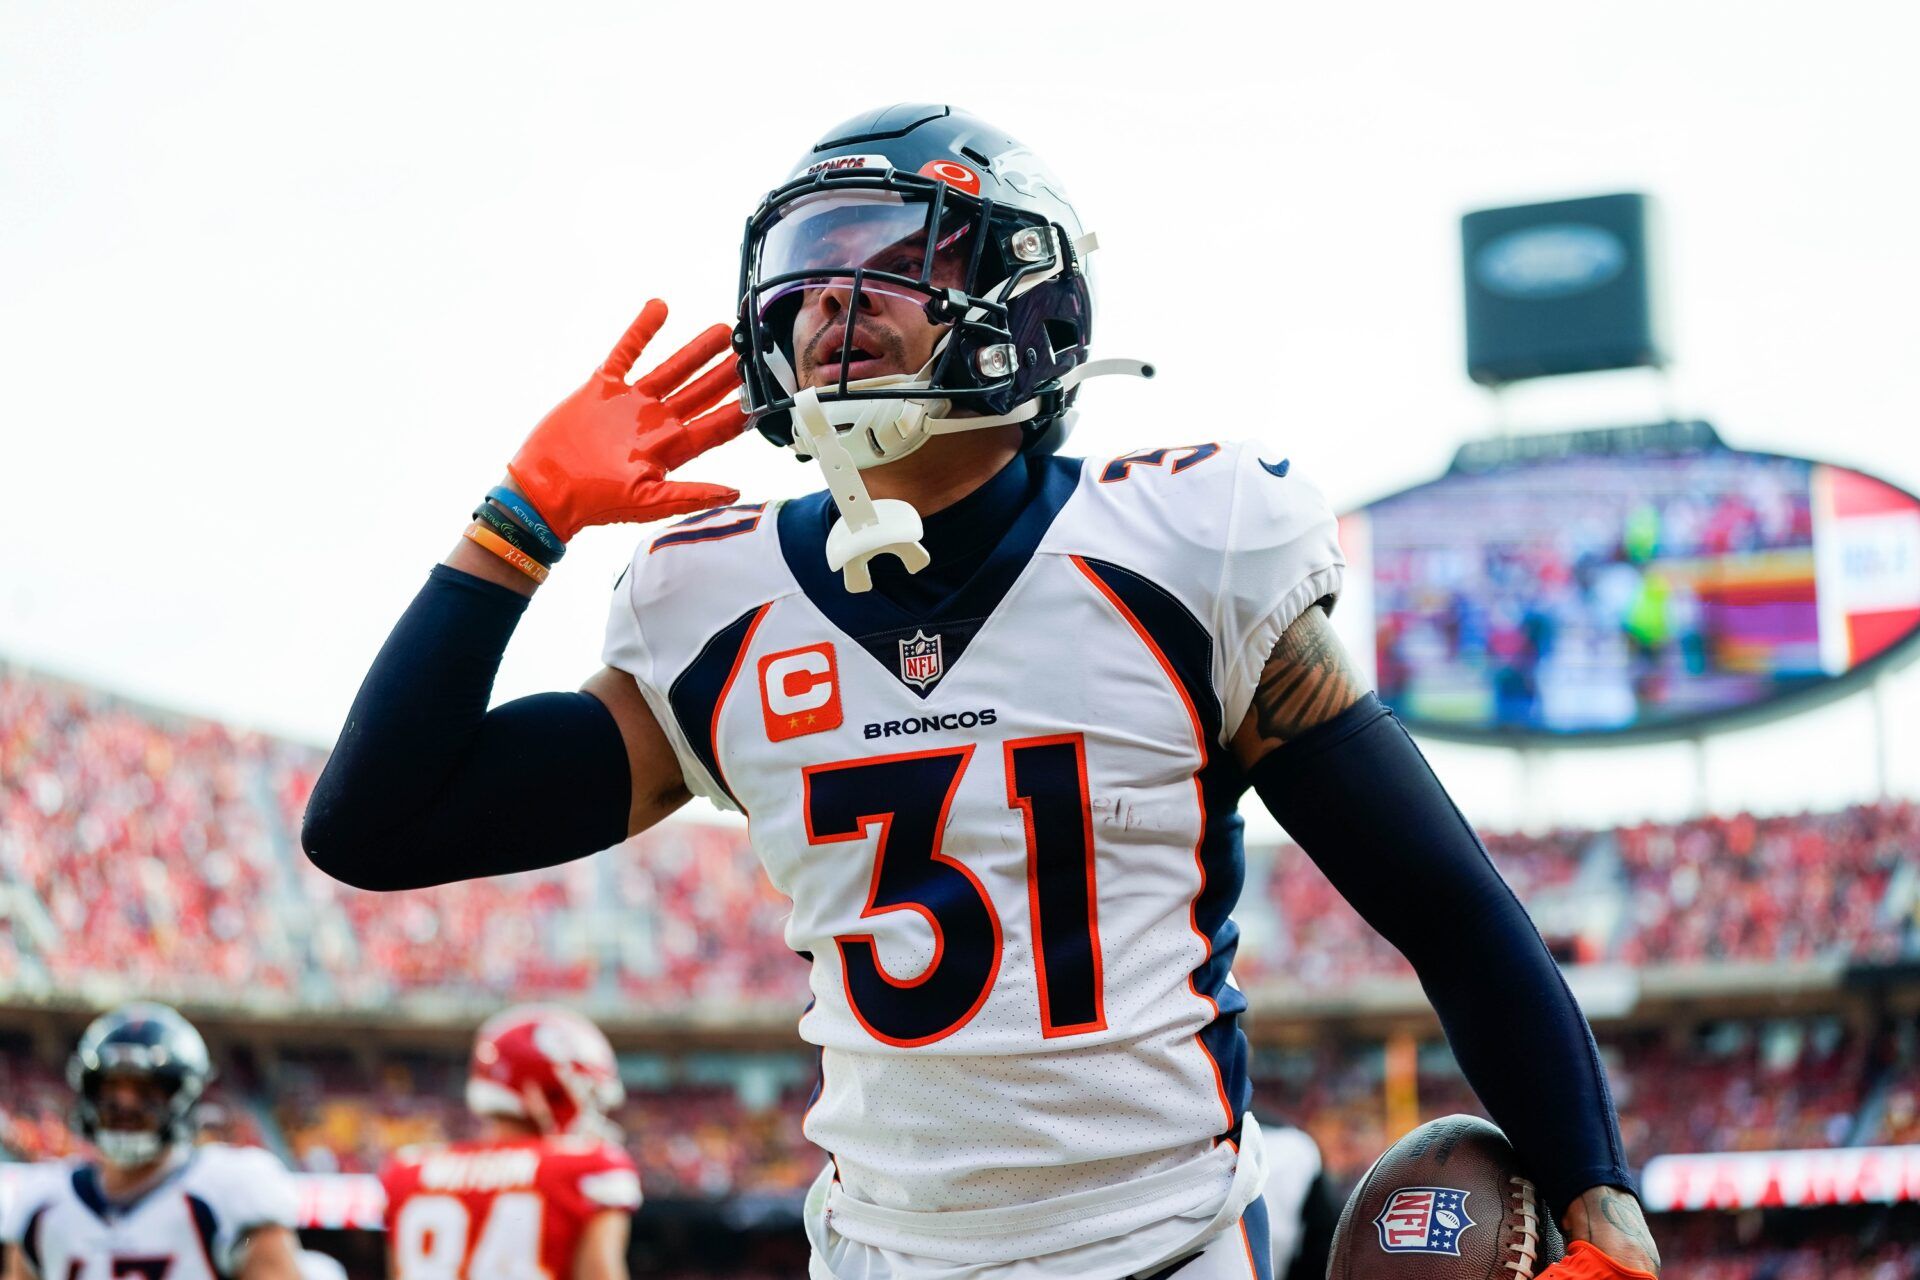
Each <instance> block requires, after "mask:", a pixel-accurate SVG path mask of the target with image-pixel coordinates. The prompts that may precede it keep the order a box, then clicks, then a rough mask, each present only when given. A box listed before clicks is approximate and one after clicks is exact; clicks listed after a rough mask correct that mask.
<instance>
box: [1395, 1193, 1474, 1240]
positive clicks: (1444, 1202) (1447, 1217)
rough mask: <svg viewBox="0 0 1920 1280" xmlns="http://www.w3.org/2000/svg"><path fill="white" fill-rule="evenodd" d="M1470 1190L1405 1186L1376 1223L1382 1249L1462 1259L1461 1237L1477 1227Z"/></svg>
mask: <svg viewBox="0 0 1920 1280" xmlns="http://www.w3.org/2000/svg"><path fill="white" fill-rule="evenodd" d="M1471 1194H1472V1193H1471V1192H1467V1191H1455V1190H1454V1189H1453V1188H1452V1187H1402V1188H1401V1189H1400V1190H1398V1191H1396V1192H1394V1193H1393V1195H1392V1197H1391V1198H1389V1199H1388V1201H1387V1207H1386V1208H1384V1209H1382V1210H1381V1211H1380V1216H1379V1217H1377V1218H1375V1219H1374V1220H1373V1225H1374V1226H1375V1227H1378V1228H1379V1230H1380V1247H1381V1248H1382V1249H1384V1250H1386V1251H1387V1252H1388V1253H1444V1254H1451V1255H1452V1256H1453V1257H1456V1258H1457V1257H1459V1256H1460V1237H1461V1236H1462V1235H1464V1234H1465V1233H1466V1230H1467V1228H1469V1227H1471V1226H1473V1225H1474V1222H1473V1219H1472V1218H1469V1217H1468V1216H1467V1197H1468V1196H1469V1195H1471Z"/></svg>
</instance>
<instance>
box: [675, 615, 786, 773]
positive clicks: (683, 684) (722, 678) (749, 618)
mask: <svg viewBox="0 0 1920 1280" xmlns="http://www.w3.org/2000/svg"><path fill="white" fill-rule="evenodd" d="M770 607H771V606H770V605H764V604H763V605H756V606H755V607H754V608H752V609H749V610H747V611H746V612H745V613H743V614H741V615H740V616H739V617H737V618H735V619H734V620H733V621H732V622H729V623H728V624H727V625H726V626H724V627H722V628H721V629H720V630H719V631H718V632H716V633H715V634H714V635H713V637H712V638H711V639H709V640H708V641H707V643H706V644H705V645H703V646H702V647H701V649H700V652H699V654H698V655H697V656H695V658H694V660H693V661H692V662H690V663H688V664H687V667H686V670H684V671H682V672H681V673H680V674H679V675H677V676H675V677H674V679H673V685H672V687H671V688H669V689H668V690H667V705H668V706H669V707H671V708H672V709H673V718H674V720H675V721H677V722H678V723H679V725H680V732H681V733H682V734H683V735H684V736H685V737H686V739H687V745H688V746H690V747H692V748H693V754H694V755H695V756H697V757H699V760H700V763H701V764H702V765H704V766H706V770H707V773H708V775H709V776H711V777H712V778H713V780H714V782H715V783H716V784H718V785H719V787H720V789H721V790H722V791H724V792H726V793H727V798H728V799H730V800H732V801H733V802H734V803H735V804H739V803H740V797H738V796H736V795H734V793H733V788H731V787H730V786H728V785H727V779H726V775H725V774H724V773H722V772H721V770H720V756H719V746H718V743H717V742H716V741H715V740H714V732H713V729H714V720H715V718H716V716H717V715H718V714H719V711H720V704H721V703H723V702H724V701H725V700H726V697H727V691H728V690H730V689H731V688H732V687H733V681H734V678H735V677H736V676H737V675H739V673H740V660H741V658H742V657H743V656H744V655H745V654H746V651H747V644H748V642H749V641H750V640H752V638H753V632H754V628H756V627H758V626H759V625H760V619H761V618H763V617H765V616H766V612H767V610H768V609H769V608H770Z"/></svg>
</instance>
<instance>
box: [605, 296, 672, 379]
mask: <svg viewBox="0 0 1920 1280" xmlns="http://www.w3.org/2000/svg"><path fill="white" fill-rule="evenodd" d="M666 322H667V304H666V303H664V302H662V301H660V299H658V298H653V299H650V300H649V301H648V302H647V305H646V306H644V307H642V308H640V314H639V315H638V316H636V317H634V321H633V323H632V324H630V325H628V326H627V331H626V332H625V333H623V334H621V335H620V341H619V342H618V343H616V344H615V345H614V348H613V350H612V351H611V352H610V353H609V354H608V355H607V358H606V361H605V362H604V363H603V364H601V366H600V373H601V376H602V377H607V378H617V379H618V380H620V381H621V382H625V381H626V380H627V375H628V374H629V373H632V372H633V366H634V362H635V361H637V360H639V359H640V353H641V352H642V351H645V350H646V349H647V344H648V343H649V342H652V341H653V336H654V335H655V334H657V333H659V332H660V326H661V325H663V324H665V323H666Z"/></svg>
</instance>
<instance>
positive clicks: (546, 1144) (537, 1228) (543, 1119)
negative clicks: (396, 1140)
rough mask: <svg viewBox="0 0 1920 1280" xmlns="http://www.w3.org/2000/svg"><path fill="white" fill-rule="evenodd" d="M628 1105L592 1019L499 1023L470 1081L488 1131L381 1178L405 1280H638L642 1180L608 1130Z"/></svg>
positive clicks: (394, 1259) (478, 1052) (478, 1054)
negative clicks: (532, 1279)
mask: <svg viewBox="0 0 1920 1280" xmlns="http://www.w3.org/2000/svg"><path fill="white" fill-rule="evenodd" d="M624 1097H625V1091H624V1090H623V1089H622V1088H621V1085H620V1074H619V1071H618V1069H617V1068H616V1066H615V1064H614V1057H613V1048H612V1046H611V1045H609V1044H608V1043H607V1038H606V1037H605V1036H604V1035H602V1034H600V1029H599V1028H598V1027H596V1026H594V1025H593V1024H592V1023H591V1022H588V1021H587V1020H586V1019H585V1018H583V1017H581V1016H580V1015H579V1014H577V1013H573V1012H571V1011H569V1010H566V1009H559V1008H554V1007H551V1006H547V1005H523V1006H521V1007H519V1008H516V1009H508V1010H507V1011H506V1012H504V1013H500V1014H496V1015H495V1016H494V1017H492V1018H490V1019H488V1020H487V1022H486V1024H485V1025H484V1026H482V1027H481V1028H480V1033H479V1035H478V1036H477V1037H476V1038H475V1039H474V1042H473V1061H472V1064H471V1066H470V1068H469V1072H468V1075H467V1107H468V1109H469V1110H471V1111H472V1112H473V1113H474V1114H475V1115H477V1116H479V1117H481V1119H482V1120H484V1121H485V1123H486V1129H487V1132H486V1134H485V1135H484V1136H483V1137H481V1138H479V1139H477V1140H475V1141H472V1142H456V1143H453V1144H452V1145H450V1146H428V1147H409V1148H407V1149H406V1150H404V1151H401V1152H400V1153H399V1154H398V1155H396V1156H395V1157H394V1158H393V1159H392V1160H391V1161H389V1162H388V1164H387V1167H386V1168H385V1169H384V1170H382V1171H381V1174H380V1183H381V1185H382V1186H383V1187H384V1188H385V1189H386V1193H387V1210H386V1227H387V1257H388V1259H389V1261H390V1264H391V1274H392V1277H393V1280H520V1278H521V1277H528V1276H547V1277H551V1280H627V1262H626V1257H627V1228H628V1222H629V1219H631V1218H632V1216H633V1213H634V1210H636V1209H638V1208H639V1207H640V1175H639V1173H638V1172H637V1171H636V1170H635V1169H634V1166H633V1160H632V1158H631V1157H629V1156H628V1155H627V1153H626V1152H625V1151H623V1150H621V1148H620V1147H619V1146H618V1145H617V1143H616V1142H615V1141H614V1139H615V1138H617V1136H618V1131H617V1130H616V1129H615V1128H614V1127H613V1123H612V1121H610V1120H609V1119H607V1113H608V1112H609V1111H611V1110H612V1109H613V1108H615V1107H617V1106H619V1105H620V1102H621V1099H622V1098H624Z"/></svg>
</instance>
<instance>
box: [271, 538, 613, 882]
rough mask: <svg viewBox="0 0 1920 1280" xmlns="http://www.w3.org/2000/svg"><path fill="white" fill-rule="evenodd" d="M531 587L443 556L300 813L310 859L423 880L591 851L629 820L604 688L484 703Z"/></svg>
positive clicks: (337, 871)
mask: <svg viewBox="0 0 1920 1280" xmlns="http://www.w3.org/2000/svg"><path fill="white" fill-rule="evenodd" d="M526 607H527V597H525V596H523V595H520V594H519V593H517V592H514V591H509V590H507V589H506V588H505V587H502V586H500V585H498V584H497V583H492V582H488V581H486V580H485V579H484V578H477V577H475V576H473V575H472V574H469V573H462V572H460V571H459V570H458V569H451V568H448V567H447V566H445V565H439V566H436V567H435V568H434V570H433V572H432V573H431V574H430V575H429V576H428V578H427V583H426V585H425V586H424V587H422V588H421V589H420V594H419V595H417V596H415V597H414V600H413V604H412V605H410V606H409V607H408V609H407V611H406V613H405V614H403V615H402V616H401V618H400V621H399V623H398V624H397V625H396V626H395V627H394V629H393V633H392V634H391V635H389V636H388V637H387V642H386V644H385V645H383V646H382V647H381V649H380V655H379V657H377V658H375V659H374V662H373V668H372V669H371V670H370V671H368V672H367V678H366V680H365V681H363V682H362V683H361V685H360V693H359V695H358V696H357V697H355V698H354V700H353V709H352V710H351V711H349V712H348V713H347V723H346V727H345V728H343V729H342V730H341V731H340V740H339V742H338V743H336V744H335V745H334V748H333V756H332V758H330V759H329V760H328V761H327V767H326V769H325V770H324V771H323V772H322V773H321V775H320V780H319V781H318V782H317V783H315V785H314V788H313V795H312V797H311V798H310V799H309V800H308V802H307V815H306V820H305V822H304V823H303V824H302V825H301V829H300V841H301V844H302V845H303V846H304V847H305V848H306V851H307V857H308V858H310V859H312V861H313V864H314V865H315V866H317V867H319V868H320V869H321V870H322V871H325V872H326V873H327V874H328V875H330V876H333V877H334V878H335V879H337V880H343V881H345V882H346V883H348V884H350V885H354V886H356V887H357V888H361V889H415V888H419V887H421V886H423V885H430V884H444V883H446V882H448V881H450V880H471V879H475V878H477V877H480V876H491V875H500V874H503V873H505V872H509V871H525V870H528V869H529V868H533V867H545V866H552V865H553V864H554V863H556V862H565V861H567V860H569V859H571V858H578V857H583V856H585V855H586V854H589V853H595V852H598V851H599V850H601V849H605V848H608V847H609V846H611V845H615V844H618V843H620V841H621V840H623V839H625V838H626V834H627V811H628V806H629V803H630V801H631V799H632V787H633V783H632V775H631V773H630V772H629V769H628V765H627V751H626V746H625V743H624V741H623V740H622V738H621V736H620V726H619V724H618V723H617V722H616V721H615V720H614V718H613V713H612V712H611V711H609V710H607V708H606V706H605V704H603V703H602V702H601V701H600V700H599V699H598V698H595V697H593V696H592V695H591V694H586V693H543V694H537V695H535V696H533V697H530V698H519V699H516V700H515V701H512V702H508V703H503V704H502V705H500V706H498V707H495V708H494V709H493V710H491V711H489V710H488V709H487V701H488V698H489V697H490V696H491V695H492V692H493V678H494V674H495V673H496V672H497V671H498V670H499V667H500V657H501V655H502V654H503V653H505V652H506V648H507V640H508V638H509V637H510V636H512V635H513V629H514V627H515V625H516V624H518V622H519V621H520V615H521V614H522V613H524V612H525V611H526Z"/></svg>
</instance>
